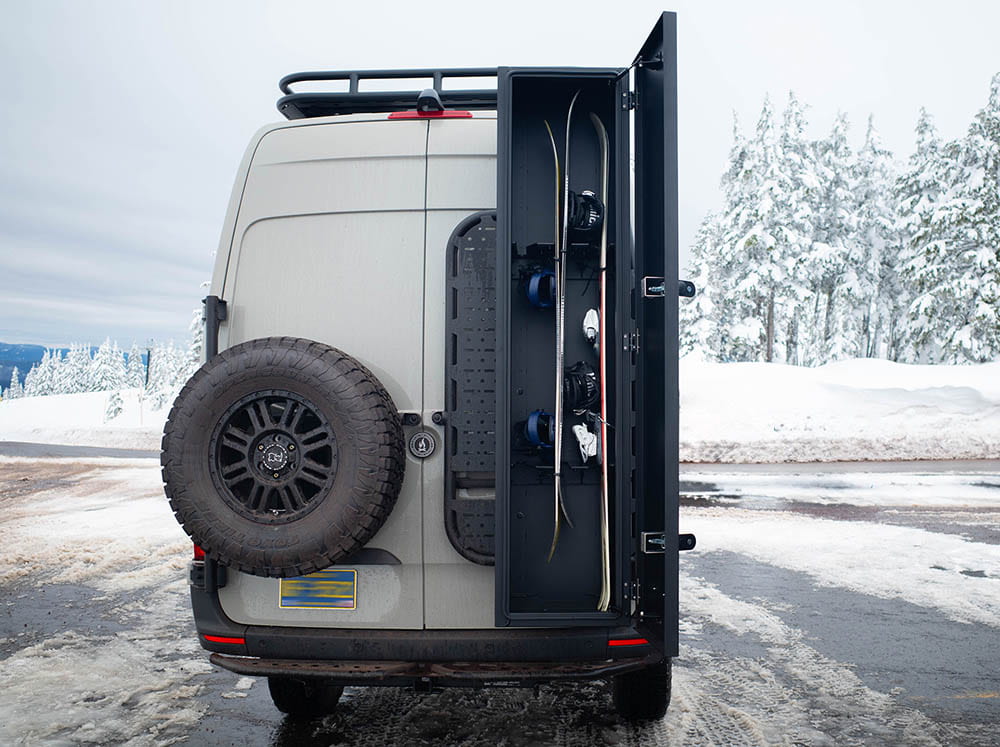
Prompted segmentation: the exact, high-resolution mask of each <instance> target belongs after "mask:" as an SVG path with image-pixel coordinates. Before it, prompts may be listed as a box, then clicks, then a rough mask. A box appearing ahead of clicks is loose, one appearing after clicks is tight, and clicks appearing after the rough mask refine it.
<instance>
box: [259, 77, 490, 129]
mask: <svg viewBox="0 0 1000 747" xmlns="http://www.w3.org/2000/svg"><path fill="white" fill-rule="evenodd" d="M496 75H497V69H496V68H495V67H481V68H473V67H470V68H451V69H446V70H427V69H418V70H333V71H323V72H319V71H317V72H305V73H291V74H290V75H286V76H285V77H284V78H282V79H281V80H280V81H279V82H278V88H280V89H281V92H282V93H283V94H285V95H284V96H282V97H281V98H280V99H278V111H280V112H281V113H282V114H284V115H285V116H286V117H287V118H288V119H305V118H309V117H327V116H330V115H331V114H363V113H374V112H399V111H407V110H410V109H414V108H415V107H416V105H417V98H418V97H419V96H420V94H421V93H422V92H423V91H359V90H358V83H359V82H360V81H362V80H392V79H400V78H405V79H414V78H429V79H430V80H431V81H432V82H433V89H434V91H436V92H437V95H438V98H439V99H440V101H441V104H443V105H444V106H445V107H448V106H457V107H461V108H462V109H496V108H497V92H496V89H495V88H493V89H484V90H467V91H461V90H445V89H443V88H442V83H443V81H444V79H445V78H495V77H496ZM332 80H346V81H348V90H347V91H346V92H345V91H337V92H329V91H317V92H302V93H294V92H293V91H292V88H291V86H292V85H293V84H295V83H303V82H314V81H332ZM424 90H426V89H424Z"/></svg>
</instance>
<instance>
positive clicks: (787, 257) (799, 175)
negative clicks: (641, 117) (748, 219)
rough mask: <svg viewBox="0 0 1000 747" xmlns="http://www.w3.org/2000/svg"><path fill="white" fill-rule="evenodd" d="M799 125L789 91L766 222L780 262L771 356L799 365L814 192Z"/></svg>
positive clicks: (811, 155) (809, 154)
mask: <svg viewBox="0 0 1000 747" xmlns="http://www.w3.org/2000/svg"><path fill="white" fill-rule="evenodd" d="M805 126H806V122H805V112H804V109H803V107H802V105H801V104H800V103H799V101H798V99H797V98H796V97H795V94H794V93H789V94H788V106H787V107H786V108H785V113H784V117H783V121H782V127H781V137H780V139H779V162H778V169H777V174H778V178H779V184H778V189H777V191H776V195H775V201H774V205H773V211H774V216H773V218H772V221H773V224H774V225H775V227H776V231H775V235H776V236H777V238H778V247H779V250H778V262H779V264H780V271H779V273H778V274H777V275H776V277H775V282H774V288H775V293H776V299H777V301H778V306H777V308H776V312H780V313H777V316H779V317H780V324H779V325H778V328H777V336H778V337H783V338H784V344H783V350H782V351H779V352H780V353H781V354H780V355H778V356H776V357H777V359H782V360H784V361H786V362H787V363H799V362H800V350H799V347H800V343H801V342H802V340H801V337H802V336H803V335H804V334H805V331H806V327H807V325H808V323H809V299H810V287H809V286H810V282H809V274H810V273H809V260H810V256H811V252H812V245H813V235H814V233H815V228H814V226H815V222H816V215H815V210H814V206H815V203H816V194H818V193H819V192H820V183H819V179H818V177H817V173H816V170H817V166H816V159H815V150H814V148H813V147H812V144H811V143H809V142H808V141H807V140H806V138H805ZM774 336H775V335H772V337H774ZM774 357H775V356H772V358H774Z"/></svg>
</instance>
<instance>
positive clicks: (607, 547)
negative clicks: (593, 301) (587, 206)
mask: <svg viewBox="0 0 1000 747" xmlns="http://www.w3.org/2000/svg"><path fill="white" fill-rule="evenodd" d="M590 121H591V123H593V125H594V129H595V130H596V131H597V139H598V141H599V142H600V146H601V187H600V190H601V191H600V194H599V196H598V199H599V200H600V202H601V204H602V205H603V206H604V220H603V221H602V224H601V253H600V265H599V275H598V288H599V295H600V302H599V305H598V311H597V316H598V323H597V327H598V333H597V337H598V342H597V354H598V367H597V371H598V381H599V387H600V407H601V416H600V418H599V420H598V436H597V448H598V451H599V453H598V461H599V462H600V467H601V596H600V598H599V600H598V603H597V609H598V611H599V612H607V610H608V608H609V607H610V605H611V529H610V520H609V513H610V511H609V503H610V500H609V499H610V496H609V493H608V381H607V378H608V377H607V369H608V367H607V361H608V358H607V345H606V344H605V343H606V340H607V326H608V320H607V282H606V280H607V274H608V273H607V270H608V267H607V264H608V215H607V207H608V169H609V157H610V156H609V153H608V151H609V146H608V131H607V130H606V129H605V128H604V123H603V122H601V118H600V117H598V116H597V115H596V114H594V113H593V112H591V113H590Z"/></svg>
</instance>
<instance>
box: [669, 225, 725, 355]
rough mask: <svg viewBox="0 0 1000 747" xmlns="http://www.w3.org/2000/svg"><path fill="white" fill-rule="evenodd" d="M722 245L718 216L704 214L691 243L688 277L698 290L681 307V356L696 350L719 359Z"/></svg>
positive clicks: (698, 353) (698, 352)
mask: <svg viewBox="0 0 1000 747" xmlns="http://www.w3.org/2000/svg"><path fill="white" fill-rule="evenodd" d="M721 244H722V225H721V223H720V222H719V219H718V216H716V215H714V214H712V213H709V214H708V215H707V216H705V219H704V220H703V221H702V223H701V226H700V227H699V229H698V233H697V235H696V236H695V240H694V244H693V245H692V246H691V262H690V265H689V268H688V271H687V277H689V278H690V279H691V282H693V283H694V285H695V288H697V293H696V294H695V297H694V298H693V299H690V300H689V301H686V302H682V303H681V306H680V350H681V354H682V355H686V354H688V353H695V354H697V355H698V356H699V357H702V358H704V359H706V360H719V359H720V348H721V339H720V334H721V329H720V327H721V326H722V325H723V320H722V319H721V318H720V316H719V311H718V309H717V308H716V307H717V303H716V299H717V298H718V296H717V293H718V290H719V287H720V285H721V283H722V280H721V274H722V270H723V269H725V268H723V267H722V266H721V264H720V263H719V262H718V260H717V257H718V254H719V247H720V246H721Z"/></svg>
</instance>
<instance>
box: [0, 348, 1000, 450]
mask: <svg viewBox="0 0 1000 747" xmlns="http://www.w3.org/2000/svg"><path fill="white" fill-rule="evenodd" d="M680 389H681V461H683V462H818V461H867V460H890V461H891V460H913V459H991V458H995V457H996V456H997V454H1000V362H997V363H987V364H981V365H976V366H971V365H970V366H915V365H906V364H901V363H892V362H889V361H884V360H873V359H864V360H850V361H841V362H839V363H830V364H827V365H825V366H820V367H818V368H803V367H799V366H786V365H782V364H777V363H706V362H703V361H699V360H697V359H695V358H693V357H688V358H685V359H683V360H682V361H681V367H680ZM122 395H123V396H122V399H123V404H124V410H123V412H122V413H121V415H119V416H118V417H116V418H115V419H114V420H112V421H110V422H105V420H104V416H105V411H106V408H107V403H108V398H109V396H110V395H109V393H107V392H92V393H87V394H66V395H57V396H51V397H32V398H27V399H15V400H10V401H5V402H0V441H32V442H36V443H50V444H51V443H61V444H77V445H92V446H108V447H119V448H138V449H151V450H152V449H157V448H159V442H160V434H161V433H162V430H163V423H164V421H165V419H166V415H167V409H168V408H163V409H161V410H159V411H157V412H154V411H152V410H151V408H150V406H149V403H148V401H147V402H140V400H139V390H126V391H124V392H123V393H122Z"/></svg>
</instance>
